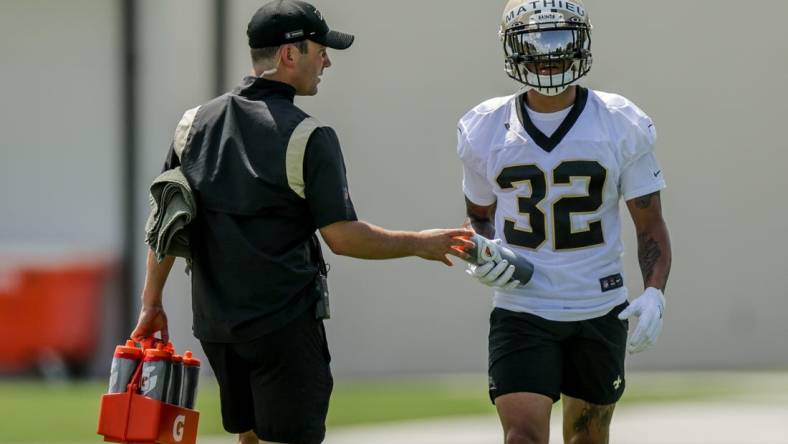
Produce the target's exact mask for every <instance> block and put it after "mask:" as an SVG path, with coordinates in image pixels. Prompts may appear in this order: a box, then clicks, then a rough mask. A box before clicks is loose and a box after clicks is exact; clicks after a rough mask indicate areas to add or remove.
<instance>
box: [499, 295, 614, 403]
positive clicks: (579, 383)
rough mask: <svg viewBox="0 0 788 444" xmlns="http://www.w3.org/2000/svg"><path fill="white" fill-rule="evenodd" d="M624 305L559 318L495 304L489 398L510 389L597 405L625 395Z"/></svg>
mask: <svg viewBox="0 0 788 444" xmlns="http://www.w3.org/2000/svg"><path fill="white" fill-rule="evenodd" d="M627 305H628V304H627V303H624V304H621V305H619V306H617V307H615V308H614V309H613V310H611V311H610V312H609V313H608V314H606V315H605V316H602V317H599V318H595V319H589V320H586V321H577V322H557V321H549V320H546V319H543V318H541V317H539V316H535V315H532V314H528V313H516V312H512V311H508V310H503V309H501V308H496V309H494V310H493V312H492V314H491V315H490V336H489V382H490V387H489V389H490V399H491V400H492V401H493V403H495V399H496V398H497V397H499V396H502V395H506V394H510V393H538V394H542V395H545V396H547V397H549V398H551V399H552V400H553V402H555V401H557V400H558V399H560V397H561V394H562V393H563V394H565V395H567V396H570V397H573V398H578V399H582V400H584V401H587V402H590V403H592V404H597V405H608V404H614V403H616V402H618V400H619V399H620V398H621V395H623V393H624V387H625V385H626V384H625V375H624V359H625V355H626V341H627V330H628V326H629V324H628V322H627V321H622V320H620V319H618V317H617V316H618V314H619V313H620V312H621V311H622V310H623V309H624V308H626V306H627Z"/></svg>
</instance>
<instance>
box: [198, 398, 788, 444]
mask: <svg viewBox="0 0 788 444" xmlns="http://www.w3.org/2000/svg"><path fill="white" fill-rule="evenodd" d="M558 412H559V410H554V412H553V413H554V414H553V417H552V421H551V430H550V444H561V443H563V438H562V436H561V418H560V414H556V413H558ZM786 419H788V404H784V403H780V404H776V405H775V404H774V403H771V404H770V403H764V404H748V403H746V402H745V403H742V402H736V401H733V402H693V403H665V404H652V405H640V406H626V405H622V406H619V407H618V408H617V409H616V413H615V414H614V415H613V423H612V425H611V434H610V442H611V443H614V444H710V443H714V444H786V443H788V421H786ZM198 442H199V443H200V444H234V443H235V442H236V440H234V439H233V437H232V436H231V435H227V436H225V437H215V438H200V439H199V440H198ZM502 442H503V432H502V431H501V426H500V424H499V423H498V418H497V417H496V416H495V415H488V416H471V417H463V418H449V419H439V420H419V421H409V422H402V423H395V424H388V425H377V426H375V425H370V426H358V427H346V428H334V429H329V430H328V434H327V436H326V441H325V443H324V444H370V443H375V444H403V443H407V444H500V443H502Z"/></svg>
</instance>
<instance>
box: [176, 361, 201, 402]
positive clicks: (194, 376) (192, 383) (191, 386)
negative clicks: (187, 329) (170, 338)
mask: <svg viewBox="0 0 788 444" xmlns="http://www.w3.org/2000/svg"><path fill="white" fill-rule="evenodd" d="M199 381H200V360H199V359H197V358H195V357H194V356H193V355H192V352H190V351H187V352H186V353H184V354H183V388H182V391H181V402H180V406H181V407H185V408H187V409H191V410H193V409H194V403H195V401H196V400H197V384H198V383H199Z"/></svg>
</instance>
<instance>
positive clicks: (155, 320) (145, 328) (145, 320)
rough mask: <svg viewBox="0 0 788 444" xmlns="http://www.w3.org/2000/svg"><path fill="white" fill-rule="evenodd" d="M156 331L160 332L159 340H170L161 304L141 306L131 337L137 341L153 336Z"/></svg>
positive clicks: (165, 341) (165, 315) (165, 314)
mask: <svg viewBox="0 0 788 444" xmlns="http://www.w3.org/2000/svg"><path fill="white" fill-rule="evenodd" d="M157 331H160V332H161V340H162V341H164V343H165V344H166V343H167V341H169V340H170V333H169V331H168V328H167V313H165V312H164V307H163V306H161V305H150V306H143V307H142V310H141V311H140V318H139V320H138V321H137V327H136V328H135V329H134V331H133V332H132V333H131V339H132V340H134V341H137V342H140V341H142V340H143V339H145V338H150V337H153V334H154V333H156V332H157Z"/></svg>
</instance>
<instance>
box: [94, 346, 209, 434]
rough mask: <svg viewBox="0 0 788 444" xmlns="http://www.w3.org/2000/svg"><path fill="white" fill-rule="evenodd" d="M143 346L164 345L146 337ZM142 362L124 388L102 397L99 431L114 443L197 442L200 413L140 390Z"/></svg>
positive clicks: (159, 347) (145, 347)
mask: <svg viewBox="0 0 788 444" xmlns="http://www.w3.org/2000/svg"><path fill="white" fill-rule="evenodd" d="M142 347H143V351H146V350H150V349H153V350H157V351H159V350H161V349H162V347H161V346H158V347H156V346H154V344H153V343H152V342H151V341H144V342H143V344H142ZM189 354H190V355H191V353H189ZM143 362H144V360H143V359H140V362H139V364H138V365H137V369H136V371H135V372H134V376H132V378H131V382H130V383H129V384H128V386H127V389H126V391H125V392H123V393H107V394H105V395H103V396H102V397H101V404H100V407H99V421H98V429H97V432H98V434H99V435H102V436H103V437H104V441H106V442H115V443H125V444H195V443H196V442H197V425H198V422H199V419H200V413H199V412H198V411H196V410H192V409H188V408H185V407H181V406H177V405H173V404H168V403H166V402H162V401H158V400H155V399H152V398H149V397H147V396H143V395H141V394H139V391H140V379H141V376H142V366H143Z"/></svg>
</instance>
